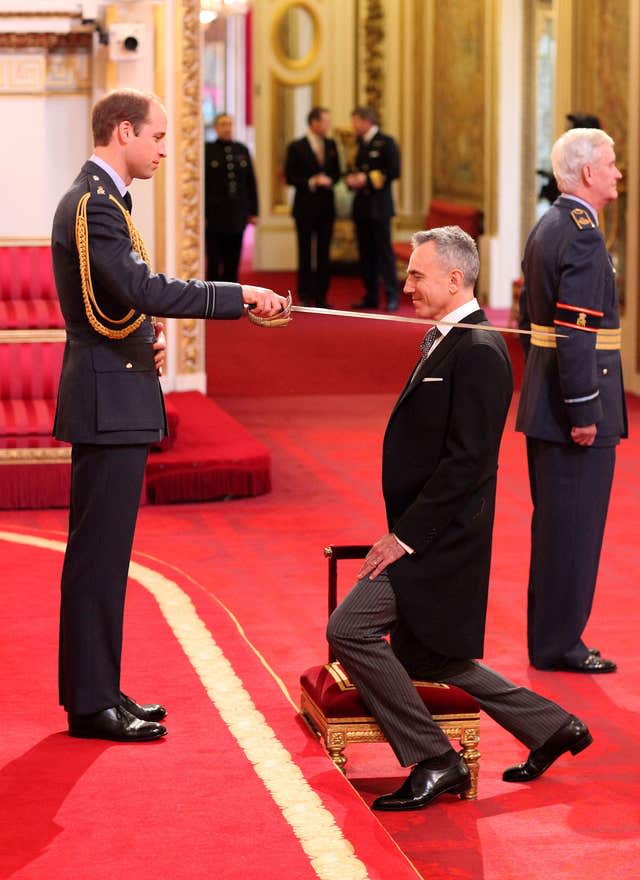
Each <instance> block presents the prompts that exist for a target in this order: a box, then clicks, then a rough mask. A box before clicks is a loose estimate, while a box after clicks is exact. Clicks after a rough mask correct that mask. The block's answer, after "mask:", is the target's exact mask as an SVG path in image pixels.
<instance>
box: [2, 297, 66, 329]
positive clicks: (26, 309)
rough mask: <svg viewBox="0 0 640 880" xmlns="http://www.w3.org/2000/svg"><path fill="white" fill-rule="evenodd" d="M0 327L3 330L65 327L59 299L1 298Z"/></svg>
mask: <svg viewBox="0 0 640 880" xmlns="http://www.w3.org/2000/svg"><path fill="white" fill-rule="evenodd" d="M0 327H1V328H2V329H3V330H34V329H36V330H45V329H47V328H51V327H54V328H56V329H59V328H62V327H64V318H63V317H62V312H61V311H60V306H59V305H58V301H57V300H53V299H32V300H24V299H9V300H0Z"/></svg>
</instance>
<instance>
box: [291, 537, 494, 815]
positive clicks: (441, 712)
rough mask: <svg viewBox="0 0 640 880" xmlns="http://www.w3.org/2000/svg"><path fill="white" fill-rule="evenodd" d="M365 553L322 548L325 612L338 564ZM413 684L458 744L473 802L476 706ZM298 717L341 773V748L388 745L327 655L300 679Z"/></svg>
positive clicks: (455, 693) (453, 690)
mask: <svg viewBox="0 0 640 880" xmlns="http://www.w3.org/2000/svg"><path fill="white" fill-rule="evenodd" d="M369 549H370V548H369V546H368V545H360V544H358V545H346V546H335V545H332V546H330V547H326V548H325V550H324V554H325V556H326V557H327V560H328V566H329V590H328V610H329V614H331V612H332V611H333V610H334V608H335V607H336V605H337V598H338V597H337V583H338V561H339V560H340V559H363V558H364V557H365V556H366V554H367V553H368V552H369ZM414 685H415V686H416V688H417V690H418V693H419V695H420V697H421V698H422V700H423V701H424V704H425V706H426V707H427V709H428V710H429V712H430V713H431V715H432V716H433V719H434V721H435V722H436V723H437V724H438V725H439V727H440V728H441V729H442V731H443V733H445V734H446V736H448V737H449V739H451V740H454V741H455V742H457V743H458V744H459V746H460V750H461V751H460V754H461V756H462V757H463V758H464V760H465V761H466V763H467V765H468V767H469V771H470V773H471V788H470V789H469V791H468V792H466V793H465V794H464V795H462V797H463V798H466V799H472V798H476V797H477V796H478V774H479V770H480V752H479V751H478V742H479V739H480V706H479V705H478V702H477V701H476V700H475V699H474V698H473V697H471V696H469V694H467V693H465V691H462V690H460V688H457V687H454V686H453V685H448V684H444V683H441V682H433V681H414ZM300 713H301V715H302V716H303V718H304V719H305V721H306V722H307V723H308V724H309V726H310V727H311V729H312V730H313V731H314V732H315V733H316V734H317V735H319V737H320V738H321V739H322V741H323V742H324V745H325V747H326V749H327V751H328V753H329V756H330V757H331V759H332V761H333V762H334V764H336V766H337V767H339V768H340V769H341V770H342V771H343V772H345V770H344V768H345V764H346V762H347V758H346V756H345V754H344V750H345V748H346V747H347V746H348V745H349V744H350V743H355V742H359V743H376V742H386V738H385V735H384V734H383V732H382V731H381V729H380V727H379V726H378V724H377V722H376V720H375V718H373V717H372V715H371V714H370V712H369V711H368V709H367V708H366V706H365V705H364V703H363V701H362V698H361V697H360V694H359V693H358V691H357V689H356V687H355V685H353V684H352V683H351V681H349V678H348V676H347V674H346V673H345V671H344V669H343V668H342V666H341V665H340V663H339V662H337V661H336V660H335V659H334V658H333V657H332V656H331V653H330V654H329V662H328V663H326V664H324V665H322V666H312V667H311V668H310V669H307V670H306V672H304V673H303V674H302V675H301V676H300Z"/></svg>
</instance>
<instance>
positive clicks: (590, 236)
mask: <svg viewBox="0 0 640 880" xmlns="http://www.w3.org/2000/svg"><path fill="white" fill-rule="evenodd" d="M551 162H552V165H553V172H554V175H555V178H556V180H557V182H558V186H559V188H560V193H561V194H560V197H559V198H558V199H557V200H556V201H555V202H554V204H553V205H552V206H551V207H550V208H549V210H548V211H547V212H546V213H545V214H543V216H542V217H541V219H540V220H539V221H538V223H537V224H536V226H535V227H534V228H533V230H532V232H531V234H530V235H529V239H528V241H527V244H526V247H525V252H524V259H523V263H522V266H523V270H524V286H523V289H522V292H521V295H520V326H521V327H522V328H524V329H531V330H532V331H533V333H532V336H531V344H530V345H528V346H526V349H527V359H526V366H525V373H524V379H523V384H522V394H521V395H520V406H519V408H518V418H517V422H516V429H517V430H519V431H522V432H523V433H524V434H526V437H527V456H528V463H529V480H530V485H531V498H532V501H533V518H532V522H531V564H530V570H529V589H528V603H529V604H528V643H529V658H530V660H531V663H532V664H533V666H535V667H536V668H537V669H547V670H557V669H559V670H565V671H571V672H582V673H591V674H594V673H596V674H597V673H607V672H614V671H615V669H616V664H615V663H614V662H613V660H607V659H606V658H604V657H602V656H601V655H600V652H599V651H598V650H597V649H594V648H588V647H587V645H586V644H585V642H584V641H583V638H582V634H583V631H584V629H585V626H586V624H587V621H588V619H589V615H590V613H591V605H592V603H593V595H594V592H595V587H596V580H597V576H598V564H599V560H600V550H601V547H602V538H603V534H604V527H605V522H606V518H607V508H608V505H609V495H610V493H611V484H612V480H613V470H614V465H615V457H616V445H617V444H618V443H619V441H620V438H621V437H626V434H627V414H626V409H625V400H624V388H623V383H622V366H621V360H620V336H621V331H620V313H619V308H618V298H617V294H616V285H615V275H614V270H613V266H612V264H611V260H610V258H609V255H608V254H607V249H606V245H605V241H604V238H603V236H602V233H601V232H600V229H599V228H598V211H600V210H601V209H602V208H603V207H604V206H605V205H606V203H607V202H609V201H612V200H613V199H615V198H617V195H618V192H617V182H618V180H620V178H621V176H622V175H621V174H620V172H619V171H618V169H617V168H616V157H615V152H614V150H613V141H612V139H611V138H610V137H609V135H608V134H606V133H605V132H604V131H602V130H601V129H598V128H574V129H570V130H569V131H567V132H565V134H563V135H562V137H560V138H559V139H558V140H557V141H556V143H555V144H554V146H553V150H552V153H551ZM554 330H555V331H556V332H557V333H558V334H561V335H560V336H559V337H558V338H557V339H556V338H555V336H554V335H553V334H554ZM550 334H551V335H550Z"/></svg>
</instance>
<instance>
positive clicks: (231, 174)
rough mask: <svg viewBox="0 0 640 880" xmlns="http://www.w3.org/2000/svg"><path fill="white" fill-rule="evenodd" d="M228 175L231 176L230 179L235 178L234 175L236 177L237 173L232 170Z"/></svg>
mask: <svg viewBox="0 0 640 880" xmlns="http://www.w3.org/2000/svg"><path fill="white" fill-rule="evenodd" d="M227 177H228V178H229V180H233V179H234V177H235V174H234V173H233V171H230V172H229V173H228V175H227Z"/></svg>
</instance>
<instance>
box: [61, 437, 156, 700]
mask: <svg viewBox="0 0 640 880" xmlns="http://www.w3.org/2000/svg"><path fill="white" fill-rule="evenodd" d="M148 450H149V447H148V446H147V445H133V446H106V445H105V446H102V445H85V444H74V446H73V448H72V459H71V505H70V510H69V538H68V542H67V551H66V554H65V561H64V567H63V571H62V584H61V592H62V598H61V607H60V656H59V687H60V704H61V705H62V706H64V708H65V709H66V710H67V712H71V713H73V714H78V715H85V714H86V715H88V714H92V713H94V712H100V711H102V710H103V709H107V708H109V707H111V706H115V705H117V704H118V703H119V702H120V657H121V653H122V621H123V614H124V600H125V593H126V587H127V577H128V572H129V560H130V557H131V548H132V545H133V534H134V530H135V525H136V519H137V514H138V506H139V503H140V493H141V491H142V483H143V480H144V469H145V464H146V461H147V454H148Z"/></svg>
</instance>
